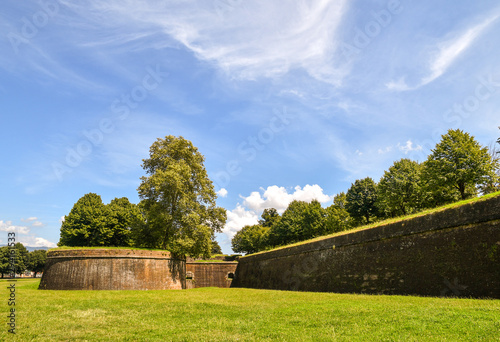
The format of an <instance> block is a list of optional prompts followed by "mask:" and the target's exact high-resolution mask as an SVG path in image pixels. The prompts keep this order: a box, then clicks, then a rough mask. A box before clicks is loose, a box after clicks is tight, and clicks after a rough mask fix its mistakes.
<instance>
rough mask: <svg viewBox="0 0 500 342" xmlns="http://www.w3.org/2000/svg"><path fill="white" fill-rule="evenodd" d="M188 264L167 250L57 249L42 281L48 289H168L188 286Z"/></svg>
mask: <svg viewBox="0 0 500 342" xmlns="http://www.w3.org/2000/svg"><path fill="white" fill-rule="evenodd" d="M185 273H186V263H185V261H184V260H178V259H174V258H172V256H171V254H170V253H169V252H167V251H149V250H130V249H74V250H54V251H49V252H48V255H47V264H46V266H45V271H44V273H43V276H42V280H41V282H40V287H39V288H40V289H46V290H167V289H178V290H181V289H182V288H183V287H185Z"/></svg>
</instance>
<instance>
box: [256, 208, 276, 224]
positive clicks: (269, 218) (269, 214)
mask: <svg viewBox="0 0 500 342" xmlns="http://www.w3.org/2000/svg"><path fill="white" fill-rule="evenodd" d="M261 217H262V219H261V220H259V224H260V225H261V226H263V227H272V226H273V225H274V224H275V223H276V222H278V220H279V218H280V214H278V211H277V210H276V209H274V208H267V209H264V212H263V213H262V215H261Z"/></svg>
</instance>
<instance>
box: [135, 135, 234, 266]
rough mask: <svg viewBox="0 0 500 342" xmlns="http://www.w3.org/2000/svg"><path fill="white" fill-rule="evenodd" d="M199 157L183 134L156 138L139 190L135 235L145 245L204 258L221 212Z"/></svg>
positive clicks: (220, 221)
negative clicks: (141, 221) (139, 210)
mask: <svg viewBox="0 0 500 342" xmlns="http://www.w3.org/2000/svg"><path fill="white" fill-rule="evenodd" d="M204 159H205V158H204V157H203V155H202V154H201V153H200V152H199V151H198V149H197V148H196V147H195V146H193V144H192V143H191V142H190V141H189V140H186V139H184V138H183V137H175V136H172V135H170V136H167V137H165V138H164V139H158V140H157V141H155V142H154V143H153V145H152V146H151V147H150V149H149V158H148V159H144V160H143V164H142V167H143V168H144V170H145V171H146V174H147V176H144V177H142V178H141V181H142V182H141V184H140V186H139V188H138V191H139V197H140V198H141V208H142V210H143V213H144V216H145V219H146V223H145V225H143V227H142V228H141V229H139V234H138V238H140V236H141V235H144V236H145V239H144V243H142V242H140V241H139V242H138V243H139V245H144V244H147V246H145V247H153V248H162V249H167V250H169V251H171V252H173V253H179V254H188V255H190V256H192V257H198V256H203V257H209V256H210V251H211V249H212V243H211V241H212V237H213V235H214V233H215V232H221V231H222V227H223V226H224V224H225V222H226V211H225V210H224V209H222V208H219V207H217V206H216V198H217V194H216V193H215V190H214V188H213V184H212V181H211V180H210V179H209V178H208V175H207V171H206V170H205V166H204Z"/></svg>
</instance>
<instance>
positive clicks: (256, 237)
mask: <svg viewBox="0 0 500 342" xmlns="http://www.w3.org/2000/svg"><path fill="white" fill-rule="evenodd" d="M269 229H270V228H269V227H264V226H261V225H259V224H256V225H253V226H245V227H243V228H242V229H241V230H240V231H238V232H237V233H236V234H235V235H234V237H233V238H232V240H231V247H232V249H233V251H234V252H236V253H245V254H251V253H256V252H260V251H262V250H264V249H265V248H266V247H267V240H266V234H267V233H268V231H269Z"/></svg>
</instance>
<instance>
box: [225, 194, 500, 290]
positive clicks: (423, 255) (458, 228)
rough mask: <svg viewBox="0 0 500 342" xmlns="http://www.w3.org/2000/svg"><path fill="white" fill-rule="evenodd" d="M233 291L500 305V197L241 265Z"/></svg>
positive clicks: (282, 250) (255, 258) (253, 257)
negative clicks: (481, 300) (485, 300)
mask: <svg viewBox="0 0 500 342" xmlns="http://www.w3.org/2000/svg"><path fill="white" fill-rule="evenodd" d="M232 286H236V287H248V288H261V289H278V290H298V291H324V292H341V293H346V292H347V293H349V292H351V293H373V294H403V295H410V294H411V295H428V296H459V297H461V296H465V297H469V296H472V297H493V298H500V196H495V197H490V198H487V199H483V200H479V201H474V202H472V203H467V204H464V205H461V206H453V207H450V208H446V209H442V210H437V211H434V212H432V213H429V214H427V215H424V216H417V217H413V218H409V219H406V220H402V221H399V222H393V223H388V224H385V225H381V226H377V227H372V228H368V229H360V230H357V231H353V232H346V233H344V234H338V235H336V236H331V237H325V238H321V239H315V240H314V241H310V242H306V243H301V244H297V245H293V246H289V247H284V248H279V249H276V250H272V251H269V252H264V253H258V254H255V255H249V256H245V257H241V258H240V260H239V264H238V267H237V270H236V277H235V280H234V281H233V284H232Z"/></svg>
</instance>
